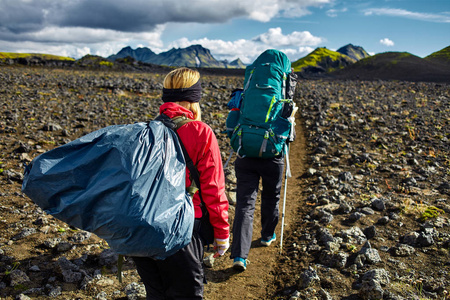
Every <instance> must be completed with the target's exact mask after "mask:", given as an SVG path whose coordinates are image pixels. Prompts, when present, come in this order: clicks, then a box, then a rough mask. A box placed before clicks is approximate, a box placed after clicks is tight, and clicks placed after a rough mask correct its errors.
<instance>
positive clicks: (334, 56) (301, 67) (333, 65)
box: [292, 48, 356, 72]
mask: <svg viewBox="0 0 450 300" xmlns="http://www.w3.org/2000/svg"><path fill="white" fill-rule="evenodd" d="M355 62H356V60H354V59H352V58H350V57H348V56H347V55H344V54H341V53H339V52H336V51H332V50H329V49H327V48H317V49H316V50H314V51H313V52H311V53H310V54H308V55H307V56H305V57H303V58H300V59H299V60H297V61H295V62H293V63H292V67H293V68H294V71H295V72H302V71H305V70H307V69H308V68H320V69H323V71H324V72H332V71H334V70H337V69H342V68H344V67H346V66H348V65H351V64H353V63H355Z"/></svg>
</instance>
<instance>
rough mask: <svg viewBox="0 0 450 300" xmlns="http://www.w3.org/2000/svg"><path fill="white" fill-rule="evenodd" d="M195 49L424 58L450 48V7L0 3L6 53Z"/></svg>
mask: <svg viewBox="0 0 450 300" xmlns="http://www.w3.org/2000/svg"><path fill="white" fill-rule="evenodd" d="M193 44H201V45H202V46H203V47H205V48H208V49H209V50H210V51H211V53H212V55H213V56H214V57H215V58H216V59H219V60H223V59H227V60H234V59H236V58H240V59H241V60H242V61H243V62H244V63H251V62H252V61H253V60H254V59H255V58H256V57H257V56H258V55H259V54H260V53H261V52H263V51H264V50H266V49H269V48H275V49H279V50H282V51H284V52H285V53H286V54H288V56H289V57H290V59H291V60H292V61H295V60H297V59H299V58H302V57H304V56H306V55H307V54H308V53H310V52H311V51H313V50H314V49H315V48H317V47H326V48H328V49H331V50H337V49H339V48H340V47H342V46H344V45H347V44H353V45H356V46H361V47H363V48H364V49H365V50H366V51H367V52H369V53H370V54H377V53H381V52H387V51H400V52H409V53H411V54H414V55H417V56H419V57H425V56H427V55H429V54H431V53H433V52H435V51H438V50H441V49H443V48H445V47H447V46H449V45H450V0H376V1H375V0H373V1H369V0H367V1H366V0H227V1H223V0H189V1H184V0H183V1H181V0H164V1H162V0H127V1H123V0H120V1H119V0H0V52H24V53H49V54H56V55H63V56H70V57H74V58H77V59H78V58H81V57H82V56H84V55H86V54H93V55H100V56H103V57H107V56H109V55H111V54H116V53H117V52H118V51H119V50H120V49H122V48H123V47H126V46H131V47H132V48H133V49H136V48H138V47H148V48H150V49H151V50H153V51H154V52H156V53H160V52H163V51H167V50H170V49H171V48H173V47H175V48H185V47H188V46H190V45H193Z"/></svg>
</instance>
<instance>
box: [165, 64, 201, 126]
mask: <svg viewBox="0 0 450 300" xmlns="http://www.w3.org/2000/svg"><path fill="white" fill-rule="evenodd" d="M199 79H200V73H199V72H198V71H196V70H192V69H189V68H185V67H183V68H178V69H175V70H173V71H171V72H169V74H167V75H166V77H165V78H164V88H166V89H182V88H189V87H191V86H193V85H194V84H196V83H197V81H198V80H199ZM175 103H177V104H178V105H181V106H183V107H184V108H186V109H189V110H190V111H192V113H193V114H194V120H196V121H201V118H202V114H201V110H200V104H199V103H198V102H193V103H192V102H188V101H180V102H175Z"/></svg>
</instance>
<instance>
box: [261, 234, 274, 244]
mask: <svg viewBox="0 0 450 300" xmlns="http://www.w3.org/2000/svg"><path fill="white" fill-rule="evenodd" d="M276 239H277V236H276V235H275V233H274V234H273V235H272V237H271V238H270V239H269V240H267V241H266V240H263V239H261V245H263V246H266V247H269V246H270V244H272V242H273V241H275V240H276Z"/></svg>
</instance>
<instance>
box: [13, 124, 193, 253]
mask: <svg viewBox="0 0 450 300" xmlns="http://www.w3.org/2000/svg"><path fill="white" fill-rule="evenodd" d="M24 175H25V176H24V181H23V185H22V191H23V192H24V193H25V194H26V195H27V196H28V197H30V198H31V199H32V200H33V201H34V202H35V203H36V204H37V205H38V206H40V207H41V208H42V209H43V210H44V211H45V212H47V213H48V214H51V215H53V216H54V217H55V218H57V219H59V220H62V221H64V222H66V223H67V224H69V225H71V226H74V227H77V228H80V229H83V230H86V231H89V232H92V233H94V234H96V235H97V236H99V237H100V238H103V239H105V240H106V241H107V242H108V244H109V246H110V247H111V248H112V249H113V250H114V251H116V252H117V253H118V254H123V255H128V256H145V257H153V258H155V259H165V258H166V257H168V256H170V255H172V254H174V253H175V252H176V251H178V250H179V249H181V248H183V247H184V246H186V245H187V244H188V243H190V241H191V237H192V230H193V224H194V208H193V204H192V201H191V199H190V196H189V194H187V193H186V187H185V178H186V165H185V160H184V157H183V154H182V149H181V147H180V144H179V141H178V139H177V137H176V134H175V133H174V132H173V131H172V130H170V129H168V128H167V127H166V126H165V125H163V124H162V123H161V122H157V121H152V122H149V123H136V124H132V125H113V126H109V127H106V128H103V129H100V130H97V131H94V132H92V133H90V134H88V135H85V136H83V137H81V138H79V139H77V140H74V141H72V142H70V143H68V144H66V145H63V146H60V147H58V148H55V149H53V150H50V151H48V152H46V153H43V154H41V155H39V156H38V157H36V158H35V159H34V160H33V161H32V162H31V164H30V165H28V166H27V167H26V169H25V174H24Z"/></svg>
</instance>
